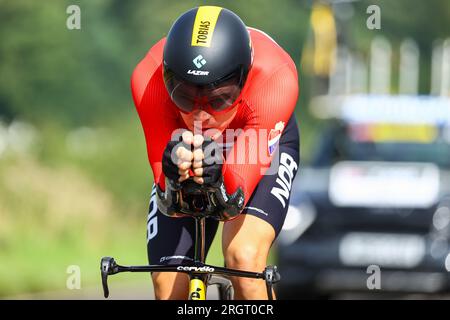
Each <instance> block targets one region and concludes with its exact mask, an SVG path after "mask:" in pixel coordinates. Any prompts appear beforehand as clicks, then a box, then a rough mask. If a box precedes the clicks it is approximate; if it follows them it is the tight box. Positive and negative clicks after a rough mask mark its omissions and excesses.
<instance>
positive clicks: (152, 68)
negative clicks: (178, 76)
mask: <svg viewBox="0 0 450 320" xmlns="http://www.w3.org/2000/svg"><path fill="white" fill-rule="evenodd" d="M165 42H166V38H165V37H164V38H162V39H160V40H159V41H158V42H156V43H155V44H154V45H153V46H152V47H151V48H150V49H149V50H148V51H147V53H146V55H145V56H144V58H143V59H142V60H141V61H140V62H139V63H138V64H137V65H136V67H135V68H134V71H133V73H132V75H131V91H132V94H133V99H134V101H135V104H136V105H138V104H139V102H140V100H141V99H142V96H143V94H144V91H145V88H146V87H147V84H148V82H149V81H150V79H151V78H152V76H153V75H154V74H155V72H156V71H157V70H159V69H160V67H161V64H162V60H163V58H162V57H163V51H164V44H165Z"/></svg>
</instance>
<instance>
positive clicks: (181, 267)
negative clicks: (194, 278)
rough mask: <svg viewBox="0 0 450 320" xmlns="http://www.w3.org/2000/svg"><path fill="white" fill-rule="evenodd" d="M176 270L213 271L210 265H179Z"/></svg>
mask: <svg viewBox="0 0 450 320" xmlns="http://www.w3.org/2000/svg"><path fill="white" fill-rule="evenodd" d="M177 270H178V271H195V272H214V268H211V267H207V266H205V267H183V266H179V267H178V268H177Z"/></svg>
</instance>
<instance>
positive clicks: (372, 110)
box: [277, 96, 450, 299]
mask: <svg viewBox="0 0 450 320" xmlns="http://www.w3.org/2000/svg"><path fill="white" fill-rule="evenodd" d="M318 108H319V109H320V110H321V111H320V112H319V113H320V114H321V117H322V118H333V119H332V120H330V123H329V124H328V125H327V126H326V129H325V130H323V132H322V134H321V137H320V139H319V140H320V142H319V144H318V146H317V150H316V152H315V156H314V157H313V160H312V163H311V164H310V166H308V167H305V166H302V167H301V168H300V171H299V173H298V174H297V177H296V179H295V182H294V183H293V191H292V196H291V202H290V207H289V211H288V215H287V217H286V221H285V224H284V226H283V230H282V232H281V234H280V236H279V239H278V241H277V249H278V250H277V252H278V267H279V270H280V273H281V275H282V281H281V282H280V284H279V285H278V287H277V292H278V295H279V297H280V298H294V299H295V298H317V297H329V296H330V295H332V294H333V293H342V292H371V293H372V292H383V293H386V292H389V293H435V292H448V291H449V289H450V281H449V279H450V247H449V239H450V99H448V98H435V97H414V96H397V97H395V96H353V97H347V98H344V99H333V100H332V101H331V102H330V101H328V100H325V101H321V103H319V104H318ZM316 112H317V110H316ZM374 270H375V271H376V270H378V271H379V274H378V275H379V284H378V286H375V288H374V286H373V284H374V283H373V277H372V276H373V275H374V272H375V271H374ZM375 284H376V283H375Z"/></svg>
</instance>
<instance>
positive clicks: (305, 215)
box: [278, 202, 316, 245]
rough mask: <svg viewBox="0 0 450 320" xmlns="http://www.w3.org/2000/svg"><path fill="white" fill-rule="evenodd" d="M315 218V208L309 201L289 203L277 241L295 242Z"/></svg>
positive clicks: (287, 243)
mask: <svg viewBox="0 0 450 320" xmlns="http://www.w3.org/2000/svg"><path fill="white" fill-rule="evenodd" d="M315 219H316V210H315V208H314V206H313V205H312V204H311V203H308V202H304V203H301V204H299V205H298V206H293V205H290V206H289V208H288V212H287V214H286V219H285V220H284V224H283V228H282V229H281V232H280V235H279V236H278V241H279V242H280V244H282V245H289V244H291V243H293V242H295V241H296V240H297V239H298V238H300V236H301V235H302V234H303V233H304V232H305V231H306V230H307V229H308V228H309V227H310V226H311V224H312V223H313V222H314V220H315Z"/></svg>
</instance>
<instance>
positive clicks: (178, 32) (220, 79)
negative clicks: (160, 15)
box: [163, 6, 252, 112]
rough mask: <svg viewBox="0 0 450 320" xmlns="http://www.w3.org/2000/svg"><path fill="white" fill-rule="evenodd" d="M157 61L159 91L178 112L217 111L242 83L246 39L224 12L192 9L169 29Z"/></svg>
mask: <svg viewBox="0 0 450 320" xmlns="http://www.w3.org/2000/svg"><path fill="white" fill-rule="evenodd" d="M163 60H164V61H163V72H164V83H165V86H166V88H167V91H168V92H169V95H170V97H171V99H172V101H173V102H174V103H175V104H176V105H177V106H178V108H179V109H180V110H181V111H184V112H191V111H192V110H194V108H196V107H200V108H209V109H210V110H212V111H222V110H225V109H227V108H228V107H230V106H231V105H233V104H234V102H236V99H237V98H238V96H239V94H240V93H241V90H242V88H243V86H244V84H245V81H246V79H247V74H248V72H249V69H250V67H251V64H252V48H251V42H250V35H249V33H248V30H247V28H246V27H245V24H244V23H243V22H242V20H241V19H240V18H239V17H238V16H237V15H236V14H234V13H233V12H231V11H230V10H227V9H225V8H221V7H215V6H201V7H198V8H194V9H191V10H189V11H187V12H185V13H184V14H182V15H181V16H180V17H179V18H178V19H177V20H176V21H175V22H174V24H173V25H172V27H171V29H170V31H169V34H168V35H167V39H166V43H165V46H164V57H163Z"/></svg>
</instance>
